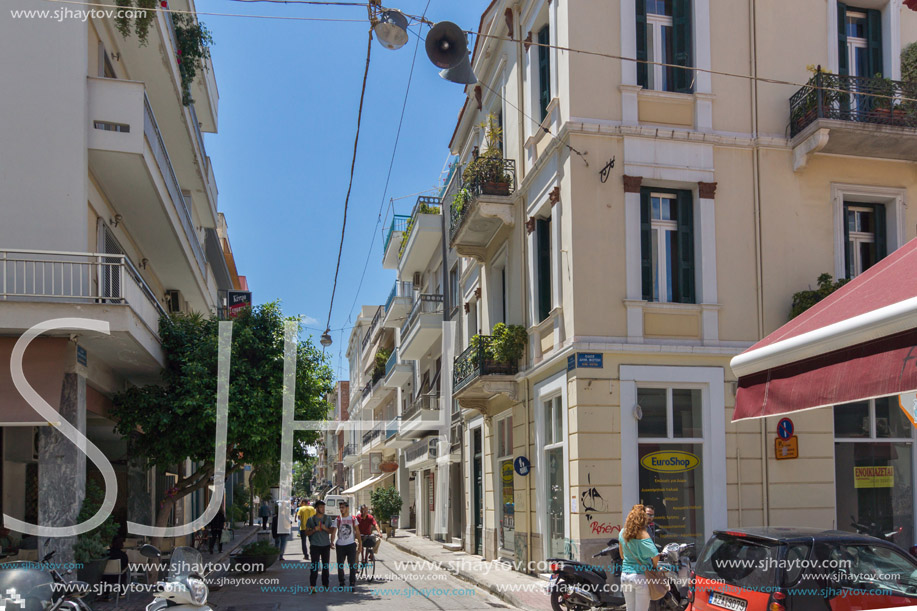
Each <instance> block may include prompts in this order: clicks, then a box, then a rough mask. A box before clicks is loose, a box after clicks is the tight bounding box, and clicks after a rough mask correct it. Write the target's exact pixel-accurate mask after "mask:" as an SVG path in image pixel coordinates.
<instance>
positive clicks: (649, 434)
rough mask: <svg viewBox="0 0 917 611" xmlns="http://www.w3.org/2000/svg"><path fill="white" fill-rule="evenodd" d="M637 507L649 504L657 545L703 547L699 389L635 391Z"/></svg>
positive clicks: (701, 443)
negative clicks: (654, 515) (636, 404)
mask: <svg viewBox="0 0 917 611" xmlns="http://www.w3.org/2000/svg"><path fill="white" fill-rule="evenodd" d="M637 403H638V405H639V406H640V411H641V418H640V421H639V423H638V425H637V437H638V438H639V440H640V441H639V443H638V445H637V452H638V456H637V458H638V461H639V485H640V496H639V498H640V502H641V503H643V504H644V505H652V506H653V509H654V510H655V514H656V517H655V520H654V524H655V526H654V527H652V528H651V529H650V530H651V531H652V532H651V533H650V534H651V536H653V538H654V539H655V541H656V542H657V543H661V544H665V543H669V542H672V541H677V542H693V543H694V544H695V545H696V546H697V548H698V549H700V548H701V547H702V546H703V543H704V539H705V537H704V477H703V469H702V464H701V461H702V457H703V454H704V453H703V442H704V440H703V430H702V426H701V424H702V395H701V391H700V390H699V389H683V388H675V389H673V388H638V389H637Z"/></svg>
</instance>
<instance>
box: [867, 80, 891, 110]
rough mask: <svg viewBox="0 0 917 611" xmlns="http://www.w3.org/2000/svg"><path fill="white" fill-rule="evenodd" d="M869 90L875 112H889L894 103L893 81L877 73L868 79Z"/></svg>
mask: <svg viewBox="0 0 917 611" xmlns="http://www.w3.org/2000/svg"><path fill="white" fill-rule="evenodd" d="M869 90H870V91H871V92H872V95H873V96H876V97H873V99H872V100H873V102H872V107H873V108H874V109H876V110H889V109H890V108H891V107H892V102H894V99H893V98H894V95H895V81H893V80H891V79H890V78H885V77H884V76H882V73H881V72H880V73H877V74H876V75H875V76H873V77H872V78H870V79H869Z"/></svg>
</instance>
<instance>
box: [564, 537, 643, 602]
mask: <svg viewBox="0 0 917 611" xmlns="http://www.w3.org/2000/svg"><path fill="white" fill-rule="evenodd" d="M592 557H593V558H600V557H607V558H610V560H611V565H610V567H609V568H611V569H612V577H613V582H612V583H609V580H608V576H607V574H606V573H605V570H604V569H602V568H600V567H598V566H596V565H593V564H585V563H582V562H576V561H575V560H564V559H563V558H549V559H548V562H549V563H550V564H551V578H550V580H549V581H548V595H549V596H550V597H551V608H552V609H553V610H554V611H580V610H581V609H593V608H605V609H611V610H613V611H625V607H624V596H623V594H621V580H620V576H621V550H620V546H619V545H618V542H617V541H615V540H614V539H612V540H610V541H609V542H608V546H607V547H605V549H603V550H602V551H600V552H599V553H598V554H595V555H593V556H592Z"/></svg>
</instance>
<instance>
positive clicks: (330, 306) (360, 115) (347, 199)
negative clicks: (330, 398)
mask: <svg viewBox="0 0 917 611" xmlns="http://www.w3.org/2000/svg"><path fill="white" fill-rule="evenodd" d="M372 50H373V31H372V29H370V30H369V35H368V37H367V41H366V68H365V69H364V70H363V85H362V87H361V89H360V108H359V109H358V110H357V133H356V135H355V136H354V139H353V157H352V158H351V160H350V180H349V181H348V183H347V196H346V197H345V198H344V220H343V221H342V223H341V244H340V246H339V247H338V259H337V264H336V265H335V266H334V284H333V285H332V287H331V301H330V303H329V304H328V323H327V324H326V325H325V326H326V327H327V328H331V312H332V311H333V310H334V294H335V292H336V291H337V287H338V273H339V272H340V271H341V254H342V253H343V252H344V234H345V233H346V231H347V207H348V204H350V192H351V190H352V189H353V177H354V169H355V168H356V165H357V148H358V145H359V143H360V124H361V123H362V122H363V100H364V99H365V98H366V80H367V79H368V78H369V60H370V57H371V56H372ZM326 332H327V330H326Z"/></svg>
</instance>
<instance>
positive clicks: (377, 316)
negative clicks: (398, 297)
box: [361, 306, 382, 350]
mask: <svg viewBox="0 0 917 611" xmlns="http://www.w3.org/2000/svg"><path fill="white" fill-rule="evenodd" d="M381 318H382V306H379V307H378V308H377V309H376V314H375V316H373V320H372V322H371V323H369V328H368V329H366V335H364V336H363V344H362V346H361V350H366V344H368V343H369V338H371V337H372V336H373V331H375V330H376V327H377V326H378V325H379V320H380V319H381Z"/></svg>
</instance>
